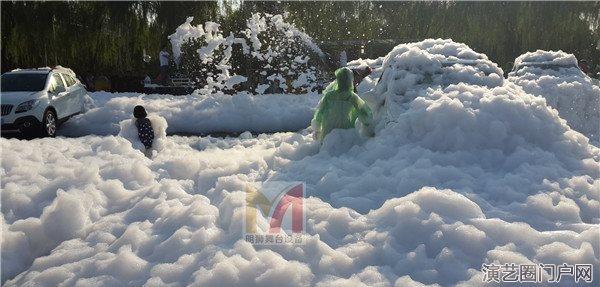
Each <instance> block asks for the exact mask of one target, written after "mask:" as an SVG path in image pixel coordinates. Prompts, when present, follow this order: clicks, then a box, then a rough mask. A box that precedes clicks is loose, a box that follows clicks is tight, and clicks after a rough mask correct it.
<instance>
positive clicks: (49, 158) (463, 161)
mask: <svg viewBox="0 0 600 287" xmlns="http://www.w3.org/2000/svg"><path fill="white" fill-rule="evenodd" d="M419 46H420V47H419ZM436 46H437V48H436ZM425 47H429V48H425ZM398 49H404V48H401V47H400V48H398ZM434 50H437V51H442V52H439V53H432V52H433V51H434ZM459 50H460V51H463V52H462V55H470V56H469V57H474V58H477V59H479V60H480V61H481V62H483V63H482V64H483V66H488V64H489V63H487V62H486V59H485V58H484V57H483V56H484V55H481V54H476V53H475V52H472V53H475V54H471V51H470V49H468V47H466V46H464V45H462V44H456V43H453V42H451V41H448V40H431V41H430V42H428V43H421V44H417V45H414V46H411V47H410V48H409V49H406V50H405V51H404V52H402V51H400V50H399V52H398V53H392V54H390V55H388V57H386V58H385V59H383V60H382V69H383V70H382V77H383V78H382V81H380V83H379V84H382V85H385V87H383V86H379V84H377V83H375V85H374V86H373V88H372V89H371V90H370V91H371V93H372V94H371V95H370V96H371V97H372V99H385V102H384V103H383V104H382V105H381V106H380V107H379V109H378V110H377V113H378V128H377V130H376V135H375V137H373V138H364V137H362V136H360V135H359V133H358V132H357V131H356V130H336V131H333V132H332V133H331V134H330V135H328V136H327V137H326V138H325V139H324V142H323V143H322V145H320V144H319V143H317V142H315V141H314V140H313V138H312V135H311V134H310V131H309V130H303V131H301V132H297V133H275V134H271V135H266V134H262V135H259V136H252V135H251V134H250V133H243V134H242V135H241V136H240V137H238V138H224V139H218V138H212V137H179V136H173V137H164V134H162V133H161V136H160V137H159V140H160V141H161V144H160V150H159V151H157V152H156V153H154V154H153V155H152V156H151V157H150V158H148V157H146V156H145V155H144V154H143V153H142V152H141V151H140V150H139V149H138V147H139V145H138V144H137V143H136V141H135V140H134V139H132V137H133V136H131V135H132V134H133V133H132V131H131V130H128V129H130V128H131V127H132V125H131V123H130V122H128V121H127V119H125V120H124V121H123V122H122V123H121V126H122V127H123V129H124V131H123V132H121V135H122V136H103V137H99V136H86V137H82V138H78V139H72V138H56V139H38V140H33V141H19V140H16V139H10V140H8V139H0V144H1V148H2V170H1V175H2V179H3V180H2V214H1V218H2V229H3V233H2V240H3V242H2V275H3V276H2V277H3V280H6V281H4V283H5V285H6V286H22V285H26V284H29V285H51V286H54V285H58V284H66V285H77V284H79V285H110V286H120V285H135V286H139V285H144V286H187V285H192V286H306V285H315V286H333V285H342V286H345V285H348V286H374V285H375V286H422V285H423V284H425V285H433V286H436V285H441V286H448V285H457V286H481V285H483V284H482V279H483V274H482V272H481V271H480V269H481V264H482V263H515V264H534V263H536V264H537V263H553V264H562V263H569V264H576V263H587V264H593V265H594V278H598V276H599V275H600V272H599V271H598V270H600V259H599V254H600V238H599V237H598V234H599V232H600V214H599V213H598V210H599V209H600V149H598V148H597V147H595V146H593V145H591V144H589V141H588V138H587V137H585V136H584V135H583V134H581V133H579V132H577V131H574V130H572V129H571V128H570V127H569V126H568V125H567V124H566V122H565V121H564V120H562V119H561V118H560V117H559V114H558V112H557V111H556V110H554V109H552V108H551V107H549V106H548V105H547V103H546V101H545V100H544V99H543V98H540V97H537V96H534V95H531V94H527V93H524V92H523V90H522V89H521V88H519V87H517V86H515V85H514V84H512V83H506V82H502V81H501V80H497V79H495V76H493V75H492V74H494V73H489V74H486V73H484V72H482V73H481V74H478V72H477V70H474V71H475V73H474V75H475V76H474V77H472V78H467V76H465V75H467V73H466V72H467V71H468V70H469V69H477V68H473V67H474V66H473V65H471V64H469V65H463V64H457V65H455V64H452V67H451V68H450V69H453V70H454V71H456V72H458V73H462V74H461V75H463V78H465V79H466V80H463V81H461V82H460V83H449V82H444V83H441V84H435V85H430V84H423V85H421V84H419V77H421V76H422V77H424V78H423V79H432V80H433V81H435V75H436V74H438V73H439V71H440V70H439V69H440V67H441V68H444V66H442V65H441V64H440V66H437V68H435V67H434V68H431V67H430V64H427V65H425V64H422V65H417V62H413V63H414V64H413V65H409V66H402V65H398V66H397V67H394V63H395V60H394V59H398V58H399V57H406V53H411V54H416V55H420V56H421V58H422V63H433V65H436V64H435V61H436V60H438V59H439V60H440V63H441V61H442V60H444V59H445V58H448V57H450V55H451V54H452V53H454V52H455V51H459ZM433 54H437V55H442V56H444V57H439V56H436V55H433ZM407 67H408V68H407ZM419 67H421V68H419ZM428 67H429V68H428ZM492 67H493V66H492ZM423 68H424V69H425V70H427V71H430V74H431V75H432V77H431V78H427V76H426V74H427V73H423V72H421V71H422V70H423ZM403 69H404V70H403ZM464 69H466V70H464ZM494 70H495V69H490V70H489V71H492V72H493V71H494ZM402 71H410V74H409V73H407V72H406V73H405V72H402ZM463 72H464V73H463ZM402 73H404V75H408V76H409V78H411V79H413V80H411V81H409V82H405V83H408V84H400V83H394V81H396V79H398V78H396V77H394V75H395V76H398V75H401V74H402ZM490 75H492V76H490ZM385 79H387V80H385ZM384 80H385V81H384ZM498 81H500V82H498ZM411 83H412V84H411ZM486 83H487V84H489V83H496V84H493V85H492V84H490V85H486ZM395 89H401V92H400V90H395ZM406 95H409V98H410V99H411V100H410V101H403V100H401V99H398V98H400V97H404V96H406ZM407 99H408V98H407ZM155 120H156V121H157V123H158V124H157V126H160V127H162V124H161V123H162V120H161V119H160V118H156V119H155ZM167 122H168V121H167ZM169 124H170V123H169ZM167 130H168V129H167ZM265 180H288V181H304V182H305V183H306V188H307V199H306V201H305V206H306V213H307V214H306V217H307V226H306V234H307V240H306V241H305V244H304V245H291V244H286V245H274V246H253V245H251V244H249V243H247V242H245V241H244V238H243V234H242V229H243V227H242V225H243V223H244V220H243V218H244V210H245V207H244V205H245V198H244V195H245V192H244V190H245V187H246V184H247V183H248V182H255V181H259V182H260V181H265ZM545 276H546V275H545ZM569 279H570V278H568V279H566V280H565V281H564V282H563V285H565V286H571V285H573V281H572V280H569Z"/></svg>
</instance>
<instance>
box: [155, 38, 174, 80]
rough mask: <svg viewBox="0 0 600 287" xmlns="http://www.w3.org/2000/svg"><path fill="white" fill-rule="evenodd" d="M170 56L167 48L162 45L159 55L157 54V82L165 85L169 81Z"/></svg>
mask: <svg viewBox="0 0 600 287" xmlns="http://www.w3.org/2000/svg"><path fill="white" fill-rule="evenodd" d="M170 58H171V55H170V54H169V52H167V46H166V45H163V46H162V48H161V50H160V53H158V60H159V61H160V75H158V82H159V83H161V84H163V85H166V83H167V80H168V79H169V59H170Z"/></svg>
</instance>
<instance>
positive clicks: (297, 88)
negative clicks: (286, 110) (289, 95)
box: [237, 13, 321, 93]
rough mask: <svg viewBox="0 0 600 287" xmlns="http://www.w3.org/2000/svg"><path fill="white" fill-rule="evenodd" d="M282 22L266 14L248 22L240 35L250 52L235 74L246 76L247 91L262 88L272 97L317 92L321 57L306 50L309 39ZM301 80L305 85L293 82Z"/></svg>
mask: <svg viewBox="0 0 600 287" xmlns="http://www.w3.org/2000/svg"><path fill="white" fill-rule="evenodd" d="M263 21H264V24H266V25H264V30H258V29H256V24H258V22H263ZM285 21H287V19H285V18H284V17H283V16H282V15H275V16H274V15H271V14H266V13H257V14H254V15H253V16H251V17H250V18H249V19H248V20H247V24H248V25H247V27H246V29H245V30H244V33H243V34H242V35H243V37H244V39H245V41H246V43H247V44H248V46H249V47H250V52H249V53H248V54H246V57H244V59H243V64H242V65H239V66H241V67H244V70H242V71H237V73H238V74H242V75H245V76H247V78H248V81H247V88H248V89H249V90H251V91H257V90H263V89H264V88H265V86H268V90H267V92H271V93H278V92H284V91H285V92H297V93H302V92H307V91H312V90H316V85H315V83H316V82H317V81H318V80H319V79H320V77H319V76H320V75H319V74H320V71H321V69H319V67H320V66H321V59H320V55H319V53H317V52H316V51H314V50H313V49H312V48H311V47H310V46H309V43H308V42H307V41H310V39H305V38H303V37H302V36H303V35H302V34H303V33H302V32H300V31H299V30H297V29H296V28H295V27H293V26H291V25H289V24H287V23H285ZM256 41H258V42H260V47H258V46H256ZM302 79H306V81H304V82H302V83H300V82H296V81H297V80H302ZM261 85H263V88H262V89H261V88H260V87H259V86H261Z"/></svg>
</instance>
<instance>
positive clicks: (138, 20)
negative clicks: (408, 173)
mask: <svg viewBox="0 0 600 287" xmlns="http://www.w3.org/2000/svg"><path fill="white" fill-rule="evenodd" d="M219 3H220V4H219ZM254 12H265V13H271V14H281V13H284V12H288V13H289V18H288V19H289V20H290V21H292V22H293V23H294V24H295V25H296V26H297V27H299V28H301V29H302V30H304V31H305V32H306V33H307V34H308V35H310V36H311V37H313V38H314V39H315V40H316V41H317V43H319V44H320V45H321V47H322V48H323V50H325V51H326V52H329V53H330V54H332V55H337V53H338V51H339V50H340V49H341V48H342V47H343V48H344V49H346V50H347V52H348V56H349V58H350V59H353V58H357V57H369V58H373V57H377V56H382V55H385V53H387V52H389V50H390V49H391V48H392V47H393V46H394V45H396V44H399V43H405V42H413V41H420V40H422V39H424V38H451V39H453V40H454V41H457V42H464V43H466V44H468V45H469V46H471V47H472V48H473V49H474V50H476V51H478V52H483V53H486V54H487V55H488V56H489V57H490V59H491V60H493V61H494V62H496V63H498V64H500V65H501V66H502V68H503V69H504V70H509V69H510V68H511V64H512V62H513V60H514V59H515V58H516V57H517V56H519V55H520V54H522V53H524V52H527V51H534V50H537V49H544V50H563V51H565V52H568V53H573V54H575V55H576V56H577V57H578V58H579V59H587V60H588V61H589V62H590V64H591V66H592V67H596V66H599V65H600V27H599V26H600V25H599V23H600V2H597V1H596V2H570V1H568V2H567V1H566V2H512V1H507V2H485V1H483V2H455V1H443V2H442V1H431V2H421V1H419V2H387V1H385V2H376V1H356V2H348V1H310V2H309V1H306V2H305V1H293V2H286V1H282V2H274V1H268V2H259V1H244V2H242V4H241V7H234V6H233V5H231V3H229V2H228V1H220V2H216V1H211V2H204V1H202V2H179V1H177V2H176V1H140V2H87V1H68V2H24V1H13V2H10V1H2V3H1V18H2V19H1V21H2V23H1V24H2V25H1V26H2V29H1V30H2V31H1V33H2V49H1V50H2V51H1V54H2V70H3V71H6V70H9V69H13V68H16V67H39V66H52V65H55V64H61V65H64V66H69V67H72V68H73V69H74V70H75V71H76V72H78V73H80V74H86V73H91V74H96V75H98V74H107V75H120V74H137V75H143V74H146V73H150V74H156V73H157V67H158V63H157V61H158V59H157V55H158V51H159V49H160V46H161V44H164V43H165V42H166V41H167V36H168V35H170V34H171V33H172V32H173V31H174V30H175V28H176V27H177V26H178V25H180V24H181V23H183V22H184V21H185V18H186V17H188V16H194V17H195V21H196V22H197V23H203V22H205V21H208V20H210V21H215V22H219V23H221V25H222V29H223V31H224V35H228V34H229V32H234V33H238V32H239V31H242V30H244V29H245V27H246V20H247V19H248V18H249V17H250V15H251V14H252V13H254ZM378 39H389V40H390V41H389V42H383V41H377V40H378ZM350 40H352V41H356V40H358V42H360V43H361V44H360V45H352V44H347V41H350ZM274 45H275V44H274ZM361 45H364V53H361V52H360V50H361V49H360V48H361V47H360V46H361ZM144 51H146V53H147V54H148V55H150V56H152V61H151V62H150V63H144V62H143V61H142V55H143V54H144ZM232 57H233V59H234V60H232V62H238V61H237V60H235V59H236V58H240V57H243V54H241V53H240V51H236V50H235V49H234V51H233V56H232ZM240 63H242V62H240ZM257 65H258V64H257ZM236 68H237V69H241V70H245V71H247V70H250V68H249V67H248V66H237V67H234V69H236ZM245 74H248V73H245Z"/></svg>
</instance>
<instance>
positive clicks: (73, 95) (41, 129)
mask: <svg viewBox="0 0 600 287" xmlns="http://www.w3.org/2000/svg"><path fill="white" fill-rule="evenodd" d="M1 86H2V88H1V92H0V102H1V106H2V117H1V118H2V133H7V132H21V133H24V134H29V135H41V136H50V137H53V136H55V134H56V130H57V128H58V126H59V124H60V123H61V122H63V121H65V120H67V119H69V117H71V116H73V115H75V114H78V113H81V112H83V111H84V97H85V96H86V94H87V91H86V89H85V87H84V86H83V84H81V82H79V80H77V78H76V76H75V73H73V71H72V70H70V69H67V68H62V67H60V66H58V67H56V68H54V69H50V68H40V69H27V70H19V69H17V70H13V71H11V72H7V73H4V74H2V79H1Z"/></svg>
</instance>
